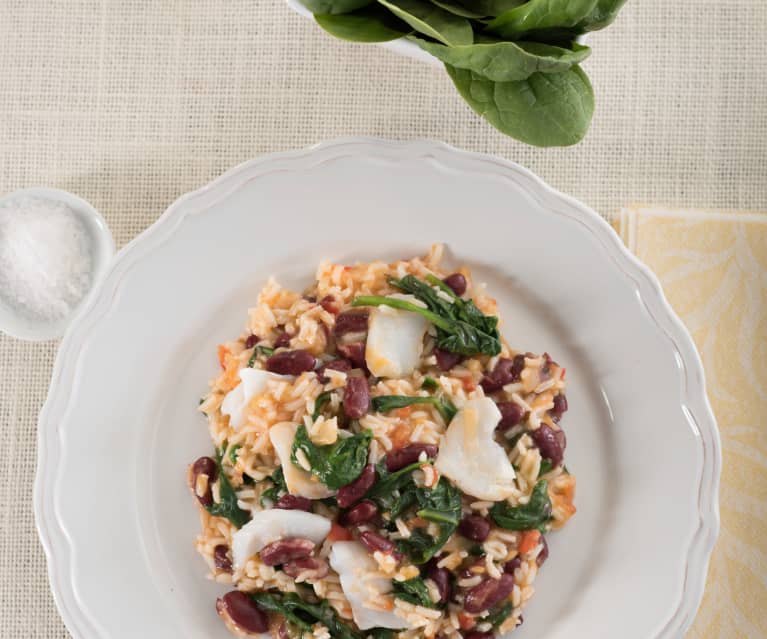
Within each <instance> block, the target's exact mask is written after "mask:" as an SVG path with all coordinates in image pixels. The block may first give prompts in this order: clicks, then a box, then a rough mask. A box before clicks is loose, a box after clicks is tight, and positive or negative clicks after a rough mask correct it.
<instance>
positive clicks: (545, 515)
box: [490, 479, 551, 532]
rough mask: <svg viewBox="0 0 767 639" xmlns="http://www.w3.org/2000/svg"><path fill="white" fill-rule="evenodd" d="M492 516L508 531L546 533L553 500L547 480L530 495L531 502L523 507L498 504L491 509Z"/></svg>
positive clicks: (540, 482) (541, 482) (538, 485)
mask: <svg viewBox="0 0 767 639" xmlns="http://www.w3.org/2000/svg"><path fill="white" fill-rule="evenodd" d="M490 516H491V517H492V518H493V521H495V523H496V524H498V525H499V526H500V527H501V528H506V529H507V530H533V529H538V530H540V531H541V532H543V531H544V529H545V526H546V523H547V522H548V521H549V519H550V518H551V500H549V493H548V485H547V483H546V480H545V479H542V480H541V481H539V482H538V483H537V484H536V485H535V488H534V489H533V493H532V495H530V501H529V502H527V503H526V504H524V505H522V506H510V505H509V504H508V503H506V502H497V503H496V504H494V505H493V507H492V508H491V509H490Z"/></svg>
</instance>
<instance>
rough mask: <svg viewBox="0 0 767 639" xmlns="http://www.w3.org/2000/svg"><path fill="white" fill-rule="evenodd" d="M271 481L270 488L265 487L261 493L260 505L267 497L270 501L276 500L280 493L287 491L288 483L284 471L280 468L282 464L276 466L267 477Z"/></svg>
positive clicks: (280, 495)
mask: <svg viewBox="0 0 767 639" xmlns="http://www.w3.org/2000/svg"><path fill="white" fill-rule="evenodd" d="M269 480H270V481H271V482H272V486H271V488H267V489H266V490H265V491H264V492H263V493H261V499H260V501H261V505H262V506H264V505H265V504H264V502H265V501H266V500H267V499H268V500H270V501H271V502H272V503H274V502H276V501H277V500H278V499H279V498H280V497H282V495H284V494H285V493H287V492H288V485H287V483H286V482H285V473H284V472H283V470H282V466H280V467H279V468H277V470H275V471H274V472H273V473H272V476H271V477H270V478H269Z"/></svg>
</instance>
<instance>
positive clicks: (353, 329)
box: [333, 310, 370, 335]
mask: <svg viewBox="0 0 767 639" xmlns="http://www.w3.org/2000/svg"><path fill="white" fill-rule="evenodd" d="M369 315H370V313H369V312H368V311H366V310H359V311H344V312H343V313H341V314H340V315H338V316H337V317H336V323H335V326H333V334H334V335H346V333H364V332H366V331H367V330H368V316H369Z"/></svg>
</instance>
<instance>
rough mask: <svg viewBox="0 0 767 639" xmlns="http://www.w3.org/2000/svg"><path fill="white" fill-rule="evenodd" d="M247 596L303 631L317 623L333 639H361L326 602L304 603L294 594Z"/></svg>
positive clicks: (262, 607)
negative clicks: (324, 628) (328, 632)
mask: <svg viewBox="0 0 767 639" xmlns="http://www.w3.org/2000/svg"><path fill="white" fill-rule="evenodd" d="M249 596H250V598H251V599H252V600H253V601H254V602H255V603H256V604H257V605H258V607H259V608H261V609H262V610H265V611H267V612H276V613H279V614H281V615H283V616H284V617H285V619H286V621H287V622H288V623H290V624H293V625H295V626H297V627H298V628H299V629H301V630H303V631H311V630H312V625H313V624H315V623H317V622H319V623H321V624H322V625H324V626H325V627H326V628H327V629H328V630H329V631H330V636H331V637H333V638H334V639H362V637H363V635H361V634H360V633H359V632H357V631H355V630H353V629H352V628H351V627H350V626H348V625H347V624H345V623H344V622H343V621H341V620H340V619H339V618H338V615H337V614H336V612H335V610H333V608H332V606H331V605H330V604H329V603H328V602H327V600H323V601H322V602H321V603H317V604H313V603H309V602H308V601H304V600H303V599H301V597H299V596H298V595H297V594H296V593H294V592H290V593H283V592H252V593H249Z"/></svg>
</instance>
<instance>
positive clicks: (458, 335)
mask: <svg viewBox="0 0 767 639" xmlns="http://www.w3.org/2000/svg"><path fill="white" fill-rule="evenodd" d="M389 283H390V284H391V285H392V286H395V287H397V288H399V289H400V290H402V291H405V292H406V293H410V294H412V295H413V296H414V297H416V298H417V299H418V300H419V301H421V302H422V303H424V304H425V305H426V306H427V308H423V307H422V306H419V305H417V304H414V303H413V302H410V301H409V300H402V299H398V298H393V297H381V296H377V295H362V296H359V297H357V298H355V299H354V300H353V301H352V306H391V307H393V308H399V309H402V310H406V311H410V312H413V313H418V314H420V315H422V316H423V317H425V318H426V319H428V320H429V321H430V322H431V323H432V324H434V326H435V327H436V329H437V346H439V347H440V348H442V349H444V350H447V351H450V352H453V353H460V354H462V355H468V356H472V355H477V354H480V353H482V354H486V355H497V354H498V353H500V352H501V339H500V335H499V333H498V328H497V325H498V318H497V317H493V316H489V315H485V314H484V313H482V311H480V310H479V309H478V308H477V307H476V305H475V304H474V302H472V301H471V300H464V299H461V298H459V297H455V296H454V297H452V298H450V299H445V298H444V297H441V296H440V295H439V294H438V293H437V291H435V290H434V288H433V287H432V286H430V285H429V284H427V283H426V282H422V281H421V280H419V279H418V278H416V277H414V276H412V275H406V276H405V277H403V278H402V279H400V280H397V279H394V278H390V279H389Z"/></svg>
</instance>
